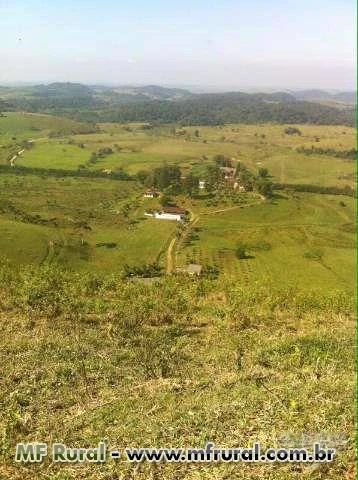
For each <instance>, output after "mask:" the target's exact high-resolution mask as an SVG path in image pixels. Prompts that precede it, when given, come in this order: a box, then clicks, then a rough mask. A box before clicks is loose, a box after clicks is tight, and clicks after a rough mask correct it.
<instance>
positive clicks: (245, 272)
mask: <svg viewBox="0 0 358 480" xmlns="http://www.w3.org/2000/svg"><path fill="white" fill-rule="evenodd" d="M341 203H342V199H341V198H339V197H337V196H329V195H324V196H323V195H312V194H300V195H294V196H287V197H286V198H284V197H282V198H277V199H275V200H274V201H272V202H269V203H267V202H265V203H260V204H257V205H252V206H249V207H245V206H244V207H236V208H235V207H234V208H231V209H229V210H227V211H226V212H225V211H224V212H220V213H216V214H215V213H212V214H210V211H204V213H203V214H200V218H199V220H198V221H197V222H196V224H195V231H196V234H197V238H196V239H195V240H192V241H191V242H190V243H189V244H186V243H185V242H184V243H183V244H182V246H181V248H180V249H179V251H178V256H177V258H178V263H179V264H181V265H185V264H187V263H190V262H194V263H200V264H205V265H206V264H209V265H216V266H217V267H218V268H219V269H220V271H221V272H225V273H227V274H229V275H231V276H232V277H233V278H235V281H236V282H239V283H240V284H250V283H252V282H255V283H261V282H270V283H271V282H272V283H274V284H277V285H292V286H295V285H297V286H299V287H301V288H304V287H306V288H317V287H320V288H323V289H333V290H334V289H336V288H339V287H343V286H350V287H353V285H354V278H355V248H356V245H355V228H354V219H355V202H354V200H353V199H350V198H344V202H343V203H344V206H343V205H342V204H341ZM229 208H230V207H229ZM238 244H245V245H246V246H247V254H248V258H247V259H244V260H239V259H238V258H237V257H236V255H235V250H236V248H237V245H238Z"/></svg>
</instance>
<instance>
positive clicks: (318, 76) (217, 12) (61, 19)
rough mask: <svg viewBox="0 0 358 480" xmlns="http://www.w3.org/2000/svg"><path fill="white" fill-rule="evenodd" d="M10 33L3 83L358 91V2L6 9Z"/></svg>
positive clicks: (1, 21)
mask: <svg viewBox="0 0 358 480" xmlns="http://www.w3.org/2000/svg"><path fill="white" fill-rule="evenodd" d="M0 32H1V33H0V62H1V63H0V64H1V71H0V83H6V82H14V81H23V82H41V81H43V82H48V81H80V82H85V83H109V84H126V83H136V84H148V83H158V84H164V85H198V86H203V87H210V86H213V87H214V86H217V87H222V88H230V87H232V88H239V87H257V88H260V87H273V88H274V87H287V88H310V87H323V88H341V89H347V88H353V87H354V85H355V53H356V52H355V0H324V1H323V0H310V1H309V0H300V1H293V0H285V1H283V0H221V1H214V0H206V1H204V0H191V1H190V2H189V1H187V0H181V1H178V0H171V1H169V0H167V1H163V0H154V1H151V0H148V1H144V0H127V1H122V0H116V1H114V0H102V1H98V0H97V1H94V0H87V1H84V0H72V1H69V0H62V1H57V0H52V1H51V2H50V1H49V0H47V1H46V0H43V1H40V0H0Z"/></svg>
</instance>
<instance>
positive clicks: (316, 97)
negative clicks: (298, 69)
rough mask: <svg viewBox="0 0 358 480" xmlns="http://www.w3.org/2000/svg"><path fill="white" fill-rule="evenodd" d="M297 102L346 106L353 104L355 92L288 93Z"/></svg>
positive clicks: (313, 91) (316, 90)
mask: <svg viewBox="0 0 358 480" xmlns="http://www.w3.org/2000/svg"><path fill="white" fill-rule="evenodd" d="M290 94H291V95H293V96H294V97H295V98H296V99H297V100H306V101H309V102H341V103H346V104H352V105H353V104H355V102H356V93H355V92H338V93H337V92H335V93H331V92H327V91H326V90H318V89H315V90H301V91H297V92H290Z"/></svg>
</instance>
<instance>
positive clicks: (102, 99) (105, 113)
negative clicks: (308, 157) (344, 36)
mask: <svg viewBox="0 0 358 480" xmlns="http://www.w3.org/2000/svg"><path fill="white" fill-rule="evenodd" d="M1 110H2V111H6V110H21V111H30V112H46V113H52V114H57V115H64V116H69V117H72V118H76V119H78V120H81V121H92V122H93V121H95V122H150V123H181V124H186V125H218V124H223V123H266V122H276V123H313V124H321V125H334V124H342V125H354V118H355V115H354V109H353V107H352V106H351V107H349V106H346V107H344V108H342V106H341V107H340V108H336V107H335V106H334V105H323V104H320V103H317V102H309V101H305V100H300V99H297V95H296V96H295V95H293V94H291V93H286V92H276V93H244V92H228V93H210V94H209V93H202V94H193V93H191V92H190V91H188V90H184V89H177V88H165V87H159V86H155V85H150V86H144V87H103V86H92V87H90V86H85V85H81V84H74V83H53V84H50V85H37V86H33V87H26V88H24V89H21V88H11V89H6V88H5V89H0V111H1Z"/></svg>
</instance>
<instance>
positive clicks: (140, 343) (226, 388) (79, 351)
mask: <svg viewBox="0 0 358 480" xmlns="http://www.w3.org/2000/svg"><path fill="white" fill-rule="evenodd" d="M0 272H1V276H0V285H1V296H0V308H1V313H0V316H1V320H2V336H1V340H0V342H1V347H0V351H1V352H2V356H3V358H2V365H3V379H2V383H1V386H0V388H1V390H0V398H1V403H2V405H1V407H2V408H1V412H2V413H1V427H2V433H3V435H2V452H1V453H2V462H1V465H2V466H1V467H0V477H1V478H4V479H15V480H16V479H19V480H20V479H21V480H27V479H57V480H60V479H61V480H65V479H66V480H69V479H93V480H97V479H98V480H99V479H106V480H114V479H123V480H124V479H127V480H129V479H143V480H144V479H168V480H169V479H170V480H171V479H198V478H200V479H208V480H209V479H210V480H214V479H217V478H220V479H243V478H245V479H257V478H263V479H275V480H276V479H277V480H290V479H313V480H315V479H317V480H318V479H322V480H323V479H324V480H329V479H331V480H333V479H337V480H338V479H344V478H346V479H349V478H353V473H354V472H353V457H354V446H353V441H354V425H353V423H354V321H353V307H352V305H351V304H352V299H351V296H350V294H349V293H348V294H347V293H345V292H344V291H336V292H333V291H331V292H330V293H327V294H322V293H315V292H311V293H307V292H306V293H302V292H300V291H298V290H277V289H275V288H274V287H273V286H272V285H266V286H265V287H258V286H256V287H250V286H239V285H236V284H232V283H229V282H226V281H225V279H221V280H220V282H217V281H209V280H205V279H202V280H198V281H192V280H190V279H185V278H180V277H175V276H174V277H167V278H166V279H163V280H161V281H160V282H159V283H156V284H154V285H151V286H148V285H142V284H140V283H132V282H129V283H128V282H123V281H122V280H120V279H119V278H116V277H115V276H112V277H108V276H107V277H106V278H101V277H95V276H92V275H89V274H86V275H79V274H78V275H75V274H69V273H66V272H63V271H60V270H56V269H54V268H51V267H48V266H47V267H43V268H37V269H25V270H24V271H22V273H20V272H17V271H16V270H15V269H14V267H12V266H10V265H7V264H5V263H4V264H2V266H1V269H0ZM322 438H323V439H325V440H323V441H322ZM100 439H106V440H107V442H108V445H109V446H110V447H113V448H114V447H119V448H123V447H126V446H143V447H154V446H157V447H160V446H172V447H181V446H183V447H190V446H191V447H201V446H203V445H204V444H205V443H206V442H207V441H209V440H210V441H213V442H214V443H215V444H216V445H217V446H221V447H239V446H246V445H250V444H252V443H253V442H254V441H260V442H261V443H262V444H263V445H264V446H274V447H276V446H284V447H289V446H298V445H300V444H301V443H302V440H303V439H306V441H308V443H313V442H314V441H315V440H321V441H322V443H326V444H327V445H329V446H334V447H335V448H337V449H338V455H337V458H336V460H335V462H334V463H333V464H329V465H318V464H317V465H311V466H309V465H306V466H305V465H303V464H297V465H289V464H282V465H278V464H273V465H262V464H258V465H249V464H247V465H243V464H242V465H240V464H236V465H235V464H191V465H190V464H189V465H185V464H177V465H174V464H171V465H170V464H161V465H149V464H146V463H143V464H140V465H136V466H135V465H130V464H128V463H125V462H119V463H115V462H112V461H109V462H108V463H107V464H105V465H103V466H99V465H90V464H82V465H70V464H64V465H53V464H51V463H49V462H45V463H44V464H41V465H37V466H34V465H32V466H29V465H28V466H23V465H16V464H15V463H14V462H13V454H14V448H15V445H16V443H17V442H19V441H36V440H37V441H48V442H50V443H52V442H54V441H62V442H65V443H67V444H68V445H70V446H91V445H95V444H96V443H97V442H98V441H99V440H100Z"/></svg>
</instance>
